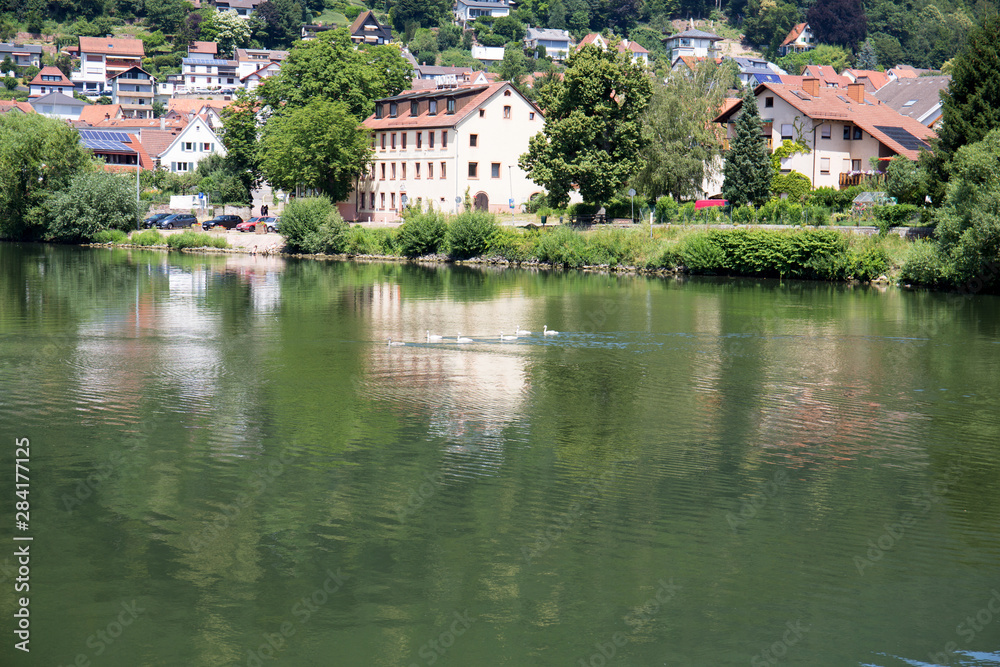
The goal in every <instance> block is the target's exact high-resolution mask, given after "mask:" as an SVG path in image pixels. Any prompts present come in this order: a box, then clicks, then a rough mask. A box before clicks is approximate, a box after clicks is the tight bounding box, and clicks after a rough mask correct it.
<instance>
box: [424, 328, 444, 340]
mask: <svg viewBox="0 0 1000 667" xmlns="http://www.w3.org/2000/svg"><path fill="white" fill-rule="evenodd" d="M443 338H444V336H438V335H437V334H435V335H433V336H432V335H431V330H430V329H428V330H427V341H428V342H430V341H432V340H442V339H443Z"/></svg>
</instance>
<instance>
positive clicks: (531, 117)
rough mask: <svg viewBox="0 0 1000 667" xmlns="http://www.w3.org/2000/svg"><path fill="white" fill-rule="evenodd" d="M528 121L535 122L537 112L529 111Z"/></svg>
mask: <svg viewBox="0 0 1000 667" xmlns="http://www.w3.org/2000/svg"><path fill="white" fill-rule="evenodd" d="M528 120H535V112H534V111H529V112H528Z"/></svg>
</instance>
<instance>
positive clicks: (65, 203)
mask: <svg viewBox="0 0 1000 667" xmlns="http://www.w3.org/2000/svg"><path fill="white" fill-rule="evenodd" d="M134 182H135V181H134V177H133V179H129V178H127V177H122V176H121V175H119V174H112V173H108V172H104V171H96V172H89V173H88V172H83V173H78V174H76V175H75V176H73V178H72V180H71V181H70V184H69V187H68V188H66V189H65V190H61V191H59V192H58V193H56V194H55V195H54V196H53V197H52V198H51V199H50V200H49V201H48V202H47V203H46V209H47V211H48V214H49V218H50V222H49V229H48V233H47V234H46V239H47V240H49V241H63V242H68V243H75V242H79V241H89V240H90V239H91V238H93V236H94V234H96V233H97V232H99V231H101V230H102V229H120V230H123V231H124V230H128V229H134V228H135V223H136V219H137V218H138V212H137V210H136V202H135V189H134V188H135V186H134V185H133V184H134Z"/></svg>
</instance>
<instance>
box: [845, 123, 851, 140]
mask: <svg viewBox="0 0 1000 667" xmlns="http://www.w3.org/2000/svg"><path fill="white" fill-rule="evenodd" d="M850 140H851V126H850V125H845V126H844V141H850Z"/></svg>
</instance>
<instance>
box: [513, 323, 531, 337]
mask: <svg viewBox="0 0 1000 667" xmlns="http://www.w3.org/2000/svg"><path fill="white" fill-rule="evenodd" d="M514 333H515V334H516V335H518V336H530V335H531V332H530V331H525V330H524V329H522V328H521V325H520V324H518V325H517V327H516V328H515V329H514Z"/></svg>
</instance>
